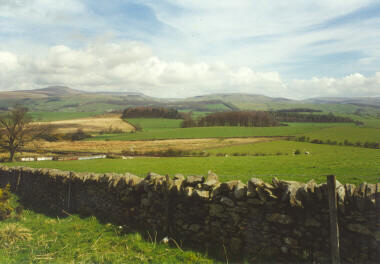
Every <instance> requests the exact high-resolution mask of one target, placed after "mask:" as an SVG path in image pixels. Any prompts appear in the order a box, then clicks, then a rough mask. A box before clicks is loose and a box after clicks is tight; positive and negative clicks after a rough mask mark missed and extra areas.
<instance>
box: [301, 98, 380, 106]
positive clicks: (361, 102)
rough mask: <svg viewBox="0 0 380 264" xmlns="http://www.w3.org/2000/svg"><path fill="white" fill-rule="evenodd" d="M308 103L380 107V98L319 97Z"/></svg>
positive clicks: (308, 100) (309, 100)
mask: <svg viewBox="0 0 380 264" xmlns="http://www.w3.org/2000/svg"><path fill="white" fill-rule="evenodd" d="M305 101H307V102H311V103H316V104H326V103H334V104H352V105H358V106H374V107H380V97H352V98H345V97H317V98H311V99H307V100H305Z"/></svg>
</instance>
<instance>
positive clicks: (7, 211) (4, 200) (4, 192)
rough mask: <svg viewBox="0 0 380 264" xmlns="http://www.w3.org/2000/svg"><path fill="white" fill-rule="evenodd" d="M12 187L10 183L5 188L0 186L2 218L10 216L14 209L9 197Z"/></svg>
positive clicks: (0, 216)
mask: <svg viewBox="0 0 380 264" xmlns="http://www.w3.org/2000/svg"><path fill="white" fill-rule="evenodd" d="M10 188H11V186H10V185H9V184H7V186H6V187H5V188H3V189H1V188H0V220H4V219H6V218H9V217H10V216H11V213H12V211H13V207H12V206H11V205H10V204H9V198H10V196H11V193H10Z"/></svg>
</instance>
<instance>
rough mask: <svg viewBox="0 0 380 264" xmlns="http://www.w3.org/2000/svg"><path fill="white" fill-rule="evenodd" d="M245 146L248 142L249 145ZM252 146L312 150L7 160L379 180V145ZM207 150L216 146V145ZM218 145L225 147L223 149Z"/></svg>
mask: <svg viewBox="0 0 380 264" xmlns="http://www.w3.org/2000/svg"><path fill="white" fill-rule="evenodd" d="M242 148H245V146H236V147H231V149H230V151H231V152H237V151H238V150H239V149H240V150H242ZM247 148H249V145H248V147H247ZM253 148H254V149H257V151H260V152H266V153H270V154H273V153H276V152H277V151H282V152H284V153H285V152H289V151H293V150H294V149H297V148H298V149H300V150H301V151H304V150H307V151H310V152H311V155H305V154H301V155H278V156H277V155H273V156H244V157H233V156H229V157H215V156H210V157H188V158H135V159H132V160H88V161H64V162H54V161H41V162H30V163H20V162H17V163H12V164H9V165H12V166H16V165H23V166H30V167H39V168H57V169H61V170H73V171H81V172H85V171H90V172H99V173H105V172H117V173H125V172H130V173H133V174H136V175H139V176H145V175H146V174H147V173H148V172H149V171H153V172H156V173H160V174H169V175H174V174H176V173H183V174H185V175H191V174H200V175H206V174H207V171H208V170H212V171H214V172H215V173H217V174H218V175H219V177H220V180H222V181H227V180H234V179H239V180H242V181H243V182H246V181H247V180H248V179H250V178H252V177H258V178H262V179H264V180H266V181H270V180H271V179H272V177H273V176H277V177H279V178H280V179H284V180H297V181H302V182H306V181H308V180H310V179H315V180H316V181H317V182H324V181H326V177H325V175H327V174H335V175H336V176H337V178H338V180H339V181H341V182H342V183H356V184H357V183H360V182H363V181H366V182H371V183H376V182H379V181H380V163H379V160H380V151H378V150H375V149H364V148H355V147H345V146H330V145H317V144H311V143H303V142H287V141H273V142H266V143H257V144H256V145H254V146H253ZM237 149H238V150H237ZM208 151H209V152H212V150H208ZM214 151H216V152H221V150H220V149H217V150H214ZM244 151H246V150H244ZM255 151H256V150H255Z"/></svg>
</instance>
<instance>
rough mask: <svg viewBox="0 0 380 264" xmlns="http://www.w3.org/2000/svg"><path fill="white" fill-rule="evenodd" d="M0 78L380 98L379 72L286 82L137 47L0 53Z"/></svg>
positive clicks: (19, 84)
mask: <svg viewBox="0 0 380 264" xmlns="http://www.w3.org/2000/svg"><path fill="white" fill-rule="evenodd" d="M0 77H1V82H0V90H18V89H33V88H41V87H44V86H47V85H67V86H70V87H72V88H77V89H83V90H88V91H140V92H143V93H145V94H147V95H153V96H158V97H185V96H194V95H199V94H205V93H217V92H244V93H256V94H265V95H269V96H276V97H278V96H283V97H290V98H306V97H313V96H322V95H323V96H326V95H328V96H330V95H331V96H345V95H355V96H365V95H380V73H376V74H375V75H374V76H372V77H365V76H363V75H361V74H358V73H356V74H352V75H349V76H347V77H344V78H340V79H336V78H312V79H310V80H293V81H290V82H289V83H286V82H284V81H283V80H282V78H281V76H280V74H279V73H277V72H256V71H254V69H252V68H250V67H232V66H228V65H227V64H225V63H209V62H205V61H203V62H202V61H200V62H194V63H188V62H183V61H169V60H163V59H161V58H159V57H158V56H156V55H155V54H154V53H153V52H152V50H151V49H150V48H149V47H148V46H147V45H145V44H143V43H139V42H122V43H118V44H116V43H93V44H91V45H89V46H87V47H84V48H81V49H79V48H78V49H73V48H70V47H67V46H64V45H59V46H53V47H51V48H50V49H49V52H48V53H47V54H43V55H41V54H38V55H35V56H31V55H27V54H25V55H19V54H15V53H11V52H8V51H0Z"/></svg>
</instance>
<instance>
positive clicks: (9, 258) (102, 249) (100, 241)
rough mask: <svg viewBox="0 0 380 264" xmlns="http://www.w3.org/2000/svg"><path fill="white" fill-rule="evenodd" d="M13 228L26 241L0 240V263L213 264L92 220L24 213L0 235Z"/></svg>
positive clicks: (4, 223) (2, 226)
mask: <svg viewBox="0 0 380 264" xmlns="http://www.w3.org/2000/svg"><path fill="white" fill-rule="evenodd" d="M13 199H14V200H15V198H13ZM13 204H15V205H16V204H17V203H16V202H13ZM14 225H17V227H18V228H17V229H16V231H15V232H14V233H13V234H15V233H17V230H20V227H21V228H24V229H25V228H26V229H27V230H26V231H24V234H25V233H26V234H27V235H28V237H29V240H24V241H22V240H16V242H14V243H12V244H11V245H7V244H6V242H7V237H4V238H3V237H0V263H48V262H49V263H215V260H212V259H210V258H207V257H206V256H204V255H203V254H201V253H197V252H193V251H189V250H184V251H182V250H180V249H178V248H176V247H175V246H172V247H171V246H169V245H165V244H162V243H160V238H157V241H154V234H151V237H152V240H149V239H148V240H147V239H144V238H143V237H142V235H141V234H140V233H137V232H135V231H133V230H129V229H128V228H127V227H123V228H122V229H120V228H119V227H118V226H115V225H113V224H102V223H100V222H99V221H98V220H97V219H96V218H95V217H88V218H80V217H78V216H76V215H73V216H69V217H66V218H58V217H56V218H54V217H48V216H46V215H43V214H38V213H35V212H33V211H31V210H24V213H23V215H22V218H21V219H19V220H18V219H16V218H10V219H7V220H4V221H1V222H0V233H1V230H6V229H7V228H8V227H10V226H14ZM18 232H20V231H18ZM13 237H15V236H14V235H13ZM13 237H12V238H13ZM10 239H11V238H9V239H8V240H10Z"/></svg>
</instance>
